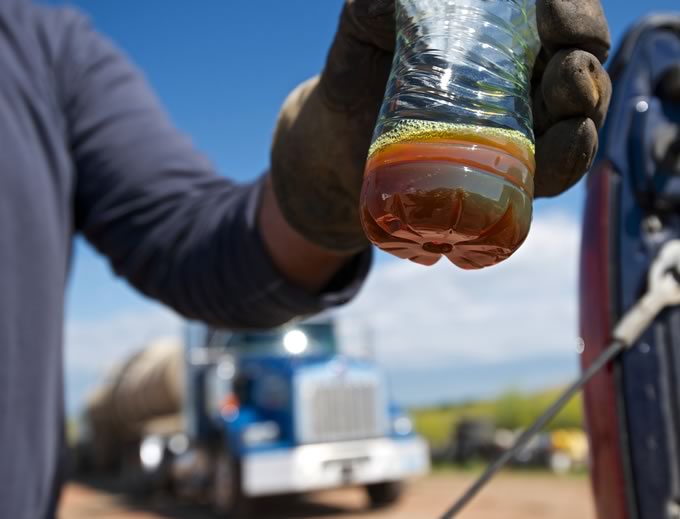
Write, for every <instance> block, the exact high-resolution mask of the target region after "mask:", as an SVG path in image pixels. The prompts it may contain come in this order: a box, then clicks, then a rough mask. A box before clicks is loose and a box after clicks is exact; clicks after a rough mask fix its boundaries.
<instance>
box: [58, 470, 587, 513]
mask: <svg viewBox="0 0 680 519" xmlns="http://www.w3.org/2000/svg"><path fill="white" fill-rule="evenodd" d="M470 477H471V476H469V475H460V474H436V475H433V476H430V477H427V478H425V479H422V480H419V481H416V482H414V483H412V484H411V486H410V487H409V488H408V491H407V492H406V494H405V496H404V499H403V500H402V502H401V503H400V504H399V505H398V506H396V507H394V508H390V509H386V510H383V511H379V512H369V511H368V510H367V509H366V501H365V498H364V494H363V492H362V491H361V490H359V489H349V490H337V491H331V492H324V493H320V494H316V495H313V496H309V497H306V498H304V499H302V498H300V499H268V500H264V501H262V502H260V503H258V504H257V506H256V508H255V511H254V512H255V513H254V515H253V518H257V519H266V518H271V519H333V518H342V519H387V518H389V519H430V518H432V519H434V518H435V517H437V516H438V514H441V513H442V512H443V511H444V510H445V509H446V508H447V507H448V506H449V505H450V504H451V501H452V499H453V498H454V496H457V495H460V493H461V492H462V490H463V489H464V488H465V486H466V484H468V483H469V482H470ZM59 517H60V519H100V518H101V519H214V516H212V515H211V514H210V511H209V510H207V509H206V508H200V507H195V506H187V505H183V504H179V503H167V502H166V501H161V500H158V501H157V502H152V503H136V504H135V503H133V502H131V501H129V500H127V499H125V498H124V497H123V496H121V495H120V494H115V493H110V492H108V491H102V490H95V489H92V488H90V487H87V486H84V485H81V484H72V485H69V486H68V488H67V489H66V492H65V495H64V499H63V501H62V507H61V513H60V516H59ZM574 517H578V518H579V519H595V514H594V511H593V505H592V500H591V495H590V487H589V485H588V480H587V479H586V478H573V477H564V478H558V477H554V476H546V475H533V474H511V475H502V476H500V477H499V478H498V479H497V480H495V481H494V483H493V484H492V485H491V486H490V487H488V488H487V489H486V490H485V491H484V492H483V494H481V495H480V496H479V497H478V499H477V500H476V501H475V502H474V503H473V504H472V505H471V506H470V508H469V510H467V511H466V512H465V513H463V514H462V516H461V519H574Z"/></svg>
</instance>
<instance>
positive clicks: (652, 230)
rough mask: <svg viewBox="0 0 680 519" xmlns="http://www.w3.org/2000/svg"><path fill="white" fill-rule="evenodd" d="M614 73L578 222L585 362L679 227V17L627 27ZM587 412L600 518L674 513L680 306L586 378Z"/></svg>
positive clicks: (679, 433) (679, 477) (678, 508)
mask: <svg viewBox="0 0 680 519" xmlns="http://www.w3.org/2000/svg"><path fill="white" fill-rule="evenodd" d="M610 73H611V75H612V80H613V83H614V97H613V100H612V107H611V111H610V116H609V120H608V122H607V125H606V126H605V128H604V130H603V132H602V136H601V146H600V152H599V155H598V159H597V161H596V164H595V167H594V169H593V171H592V173H591V174H590V177H589V179H588V187H587V199H586V208H585V214H584V223H583V243H582V251H581V279H580V322H581V324H580V327H581V335H582V337H583V339H584V342H585V351H584V354H583V357H582V364H583V366H584V367H586V366H588V365H590V363H592V362H593V360H594V359H595V358H596V357H597V356H598V354H599V353H601V352H602V351H603V350H604V349H605V348H606V347H607V345H608V344H609V342H610V341H611V335H612V329H613V327H614V326H615V324H616V323H617V321H618V320H619V319H620V317H621V316H622V315H623V313H625V311H626V310H627V309H628V308H630V307H631V306H632V305H633V304H634V303H635V302H636V301H637V300H638V299H639V297H640V295H641V294H642V293H644V290H645V289H646V275H647V271H648V270H649V267H650V264H651V262H652V261H653V259H654V258H655V256H656V253H657V252H658V250H659V248H660V247H661V246H662V245H663V244H664V243H666V242H667V241H668V240H671V239H677V238H679V237H680V104H679V103H678V99H679V98H680V92H677V89H679V88H680V86H678V85H680V15H670V14H669V15H656V16H652V17H650V18H647V19H645V20H644V21H642V22H641V23H640V24H639V25H638V26H637V27H635V28H633V29H632V30H631V31H630V32H629V34H628V36H627V37H626V38H625V40H624V42H623V44H622V46H621V48H620V49H619V51H618V53H617V55H616V57H615V58H614V60H613V62H612V65H611V67H610ZM673 85H675V86H673ZM585 410H586V418H587V426H588V433H589V436H590V440H591V446H592V481H593V491H594V497H595V500H596V505H597V512H598V517H599V519H662V518H680V309H677V308H672V309H669V310H666V311H664V312H663V313H662V314H661V315H659V317H658V318H657V320H656V321H655V323H654V324H653V326H652V327H650V328H649V329H648V330H647V331H646V332H645V334H644V335H643V336H642V337H641V339H640V340H639V342H638V343H637V344H636V345H635V347H634V348H632V349H631V350H629V351H627V352H625V353H624V354H623V355H622V356H621V357H620V358H619V359H617V361H616V362H614V363H612V365H610V366H608V367H607V369H606V370H604V371H602V372H601V373H600V374H599V375H598V376H597V377H596V378H595V379H593V381H592V382H591V383H589V384H588V386H587V387H586V389H585Z"/></svg>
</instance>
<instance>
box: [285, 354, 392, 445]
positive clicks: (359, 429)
mask: <svg viewBox="0 0 680 519" xmlns="http://www.w3.org/2000/svg"><path fill="white" fill-rule="evenodd" d="M296 385H297V395H298V401H297V403H298V404H299V405H298V406H297V409H296V417H297V420H296V423H297V435H298V441H300V442H301V443H317V442H328V441H339V440H354V439H360V438H373V437H376V436H382V435H384V434H386V432H387V429H386V427H387V402H386V400H385V392H384V384H383V381H382V379H381V377H380V376H379V375H378V374H377V373H375V372H372V371H368V370H363V371H358V372H354V371H351V368H347V369H345V370H344V371H342V372H341V373H338V370H337V368H336V369H334V368H333V367H331V366H324V367H322V368H319V367H314V368H308V369H307V370H305V371H303V372H302V373H300V375H299V376H298V378H297V384H296Z"/></svg>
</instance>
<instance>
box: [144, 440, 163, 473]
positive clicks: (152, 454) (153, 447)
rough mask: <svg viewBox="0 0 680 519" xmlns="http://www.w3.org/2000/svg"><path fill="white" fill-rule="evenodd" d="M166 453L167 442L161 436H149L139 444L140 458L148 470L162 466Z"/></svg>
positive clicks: (151, 470)
mask: <svg viewBox="0 0 680 519" xmlns="http://www.w3.org/2000/svg"><path fill="white" fill-rule="evenodd" d="M164 453H165V442H164V441H163V438H161V437H160V436H155V435H154V436H147V437H146V438H144V440H143V441H142V443H141V445H140V446H139V459H140V461H141V462H142V467H143V468H144V470H145V471H147V472H153V471H154V470H156V469H157V468H158V467H160V465H161V463H162V461H163V455H164Z"/></svg>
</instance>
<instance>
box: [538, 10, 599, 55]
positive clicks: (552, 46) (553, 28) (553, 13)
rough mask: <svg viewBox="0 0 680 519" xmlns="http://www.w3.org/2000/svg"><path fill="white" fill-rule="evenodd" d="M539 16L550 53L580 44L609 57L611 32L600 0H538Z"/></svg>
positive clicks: (580, 47)
mask: <svg viewBox="0 0 680 519" xmlns="http://www.w3.org/2000/svg"><path fill="white" fill-rule="evenodd" d="M536 20H537V23H538V33H539V35H540V37H541V42H542V43H543V46H544V47H545V48H546V49H547V50H548V52H549V53H550V54H554V53H555V52H557V51H559V50H560V49H564V48H577V49H582V50H585V51H587V52H590V53H591V54H593V55H594V56H596V57H597V59H599V60H600V61H601V62H602V63H604V62H605V61H606V60H607V56H608V55H609V48H610V47H611V36H610V34H609V26H608V25H607V20H606V19H605V17H604V11H603V9H602V4H601V3H600V1H599V0H538V1H537V3H536Z"/></svg>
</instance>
